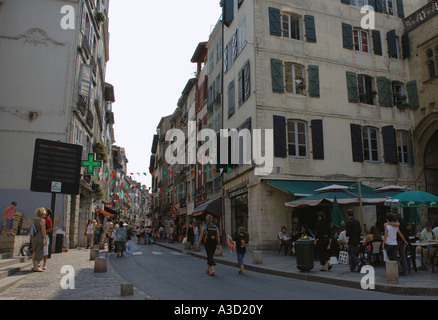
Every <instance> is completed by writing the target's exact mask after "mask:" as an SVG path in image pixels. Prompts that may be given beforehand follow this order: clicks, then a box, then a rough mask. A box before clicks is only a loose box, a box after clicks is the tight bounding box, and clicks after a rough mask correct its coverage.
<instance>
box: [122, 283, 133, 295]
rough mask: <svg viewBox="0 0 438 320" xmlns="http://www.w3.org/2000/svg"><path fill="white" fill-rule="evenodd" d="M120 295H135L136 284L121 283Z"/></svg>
mask: <svg viewBox="0 0 438 320" xmlns="http://www.w3.org/2000/svg"><path fill="white" fill-rule="evenodd" d="M120 295H121V296H122V297H126V296H133V295H134V285H133V284H132V283H122V284H121V285H120Z"/></svg>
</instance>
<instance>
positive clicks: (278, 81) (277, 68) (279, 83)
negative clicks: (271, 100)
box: [271, 59, 284, 93]
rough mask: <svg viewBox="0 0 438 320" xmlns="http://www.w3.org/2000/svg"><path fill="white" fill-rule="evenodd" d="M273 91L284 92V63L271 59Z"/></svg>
mask: <svg viewBox="0 0 438 320" xmlns="http://www.w3.org/2000/svg"><path fill="white" fill-rule="evenodd" d="M271 75H272V91H273V92H281V93H283V92H284V79H283V61H281V60H278V59H271Z"/></svg>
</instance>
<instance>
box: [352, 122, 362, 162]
mask: <svg viewBox="0 0 438 320" xmlns="http://www.w3.org/2000/svg"><path fill="white" fill-rule="evenodd" d="M350 132H351V148H352V151H353V161H354V162H363V147H362V127H361V126H360V125H358V124H353V123H351V124H350Z"/></svg>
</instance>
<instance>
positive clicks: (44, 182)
mask: <svg viewBox="0 0 438 320" xmlns="http://www.w3.org/2000/svg"><path fill="white" fill-rule="evenodd" d="M81 158H82V146H81V145H76V144H69V143H63V142H59V141H50V140H44V139H36V140H35V151H34V158H33V168H32V181H31V185H30V190H31V191H35V192H48V193H61V194H79V186H80V180H81Z"/></svg>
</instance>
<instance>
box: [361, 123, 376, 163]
mask: <svg viewBox="0 0 438 320" xmlns="http://www.w3.org/2000/svg"><path fill="white" fill-rule="evenodd" d="M378 137H379V135H378V130H377V129H376V128H373V127H363V128H362V145H363V156H364V160H365V161H372V162H376V161H379V158H380V157H379V141H378Z"/></svg>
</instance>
